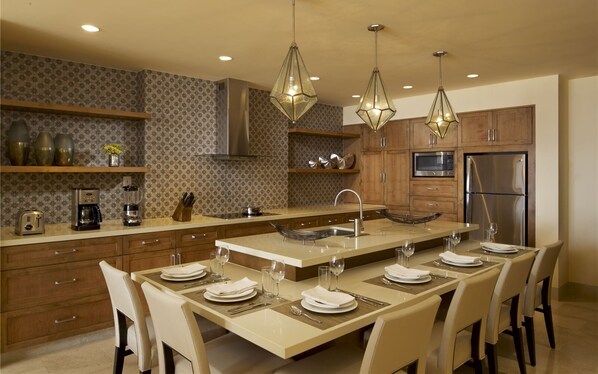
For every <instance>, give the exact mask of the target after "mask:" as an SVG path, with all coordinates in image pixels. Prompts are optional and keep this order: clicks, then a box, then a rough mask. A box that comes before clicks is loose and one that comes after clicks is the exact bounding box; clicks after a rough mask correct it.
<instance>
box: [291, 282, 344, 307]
mask: <svg viewBox="0 0 598 374" xmlns="http://www.w3.org/2000/svg"><path fill="white" fill-rule="evenodd" d="M301 295H302V296H303V297H307V298H309V299H312V300H315V301H317V302H319V303H322V304H326V305H330V306H333V307H335V308H340V307H342V306H345V305H346V304H349V303H351V302H353V301H355V298H354V297H353V296H351V295H348V294H346V293H343V292H333V291H328V290H327V289H325V288H324V287H321V286H317V287H315V288H310V289H309V290H305V291H303V292H301Z"/></svg>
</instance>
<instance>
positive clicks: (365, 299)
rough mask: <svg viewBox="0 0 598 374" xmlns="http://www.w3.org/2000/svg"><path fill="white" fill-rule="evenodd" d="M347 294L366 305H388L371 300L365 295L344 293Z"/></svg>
mask: <svg viewBox="0 0 598 374" xmlns="http://www.w3.org/2000/svg"><path fill="white" fill-rule="evenodd" d="M343 292H344V293H346V294H349V295H351V296H353V297H354V298H356V299H357V300H361V301H363V302H365V303H368V304H371V305H385V304H386V303H384V302H382V301H378V300H374V299H370V298H369V297H367V296H363V295H358V294H356V293H353V292H347V291H343Z"/></svg>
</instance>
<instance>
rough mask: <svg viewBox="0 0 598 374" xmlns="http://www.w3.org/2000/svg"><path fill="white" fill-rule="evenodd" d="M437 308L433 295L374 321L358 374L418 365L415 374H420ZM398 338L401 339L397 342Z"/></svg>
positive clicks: (391, 371)
mask: <svg viewBox="0 0 598 374" xmlns="http://www.w3.org/2000/svg"><path fill="white" fill-rule="evenodd" d="M439 305H440V297H439V296H437V295H433V296H431V297H429V298H428V299H426V300H424V301H422V302H420V303H417V304H415V305H413V306H410V307H407V308H405V309H401V310H399V311H396V312H392V313H387V314H384V315H381V316H380V317H378V319H376V324H375V325H374V329H373V330H372V334H371V336H370V340H369V342H368V345H367V347H366V350H365V355H364V357H363V361H362V363H361V370H360V373H361V374H366V373H394V372H396V371H398V370H399V369H401V368H403V367H405V366H407V365H409V364H411V363H413V362H414V361H418V365H417V373H421V374H423V373H424V372H425V370H426V357H427V355H428V345H429V342H430V335H431V333H432V326H433V325H434V317H436V312H437V311H438V306H439ZM398 336H403V337H405V339H400V340H397V337H398ZM407 337H408V338H407Z"/></svg>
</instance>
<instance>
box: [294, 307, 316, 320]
mask: <svg viewBox="0 0 598 374" xmlns="http://www.w3.org/2000/svg"><path fill="white" fill-rule="evenodd" d="M291 313H293V314H294V315H296V316H303V317H305V318H307V319H310V320H312V321H314V322H315V323H322V321H320V320H319V319H317V318H314V317H312V316H310V315H309V314H307V313H305V312H303V311H302V310H301V309H299V308H297V307H296V306H295V305H291Z"/></svg>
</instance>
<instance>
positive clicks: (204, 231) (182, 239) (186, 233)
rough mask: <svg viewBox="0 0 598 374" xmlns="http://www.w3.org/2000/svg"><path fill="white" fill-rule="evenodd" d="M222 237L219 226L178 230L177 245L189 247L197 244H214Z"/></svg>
mask: <svg viewBox="0 0 598 374" xmlns="http://www.w3.org/2000/svg"><path fill="white" fill-rule="evenodd" d="M218 238H220V235H218V228H217V227H206V228H195V229H188V230H178V231H177V232H176V246H177V247H189V246H194V245H197V244H210V243H211V244H214V242H215V241H216V239H218Z"/></svg>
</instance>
